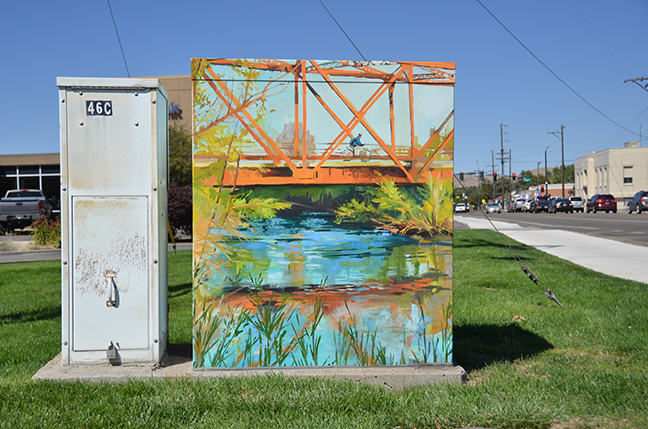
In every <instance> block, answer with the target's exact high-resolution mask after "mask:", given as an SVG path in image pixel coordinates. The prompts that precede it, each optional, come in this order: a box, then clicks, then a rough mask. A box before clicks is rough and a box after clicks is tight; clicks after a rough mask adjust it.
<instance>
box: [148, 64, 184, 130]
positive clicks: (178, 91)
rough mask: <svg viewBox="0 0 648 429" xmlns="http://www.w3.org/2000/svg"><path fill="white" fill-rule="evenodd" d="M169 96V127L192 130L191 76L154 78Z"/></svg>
mask: <svg viewBox="0 0 648 429" xmlns="http://www.w3.org/2000/svg"><path fill="white" fill-rule="evenodd" d="M153 78H154V79H159V80H160V83H161V84H162V86H163V87H164V89H166V91H167V93H168V94H169V125H171V126H173V125H181V126H184V127H185V128H186V129H187V130H191V109H192V108H193V100H192V98H191V76H190V75H178V76H153Z"/></svg>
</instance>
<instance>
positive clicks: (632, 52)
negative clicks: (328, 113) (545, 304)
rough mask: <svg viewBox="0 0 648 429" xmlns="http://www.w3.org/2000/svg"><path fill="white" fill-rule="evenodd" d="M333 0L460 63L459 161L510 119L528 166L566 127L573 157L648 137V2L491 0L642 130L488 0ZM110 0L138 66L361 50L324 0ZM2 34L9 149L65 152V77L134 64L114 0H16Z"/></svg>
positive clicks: (4, 142) (369, 44) (393, 37)
mask: <svg viewBox="0 0 648 429" xmlns="http://www.w3.org/2000/svg"><path fill="white" fill-rule="evenodd" d="M324 3H325V4H326V6H327V7H328V9H329V10H330V11H331V12H332V13H333V15H334V16H335V17H336V19H337V20H338V22H339V23H340V24H341V25H342V27H343V28H344V29H345V31H346V32H347V33H348V34H349V36H350V37H351V39H352V40H353V41H354V43H355V44H356V46H357V47H358V48H359V49H360V51H361V52H362V54H363V55H364V56H365V57H366V58H367V59H369V60H417V61H451V62H455V63H456V64H457V84H456V87H455V112H456V113H455V139H456V140H455V170H456V171H457V172H459V171H465V172H468V171H474V170H475V169H476V168H477V165H479V168H480V169H484V168H488V167H487V165H489V164H491V150H495V151H498V150H499V149H500V134H499V131H500V123H504V124H506V125H508V128H505V130H506V131H507V132H508V134H507V135H506V136H505V138H506V139H507V140H508V141H505V143H504V149H505V150H509V149H510V150H511V151H512V158H513V171H517V172H519V171H520V170H522V169H527V170H528V169H534V168H535V167H536V165H537V162H542V165H543V166H544V153H545V148H546V147H547V146H551V149H553V152H549V153H548V164H549V167H551V166H556V165H560V140H559V139H558V138H556V137H555V136H554V135H551V134H547V133H548V132H552V131H558V130H560V126H561V125H564V126H565V161H566V163H572V162H573V161H574V159H575V158H577V157H580V156H583V155H585V154H587V153H588V152H590V151H593V150H597V151H598V150H603V149H606V148H610V147H622V146H623V144H624V143H625V142H627V141H633V140H638V139H639V136H638V134H639V129H640V125H643V127H642V131H641V133H642V136H644V137H643V139H645V136H647V135H648V92H647V91H645V90H643V89H642V88H640V87H639V86H638V85H636V84H634V83H625V84H624V80H626V79H633V78H638V77H642V76H645V77H648V55H646V48H645V44H646V42H647V41H648V25H646V21H647V18H648V1H646V0H617V1H614V2H611V1H605V0H543V1H529V0H527V1H512V0H509V1H503V0H482V3H483V4H484V5H485V6H486V7H488V8H489V9H490V11H491V12H492V13H493V14H494V15H495V16H497V18H498V19H499V20H500V21H502V23H503V24H504V25H506V26H507V27H508V28H509V30H511V31H512V32H513V33H514V34H515V36H516V37H517V38H519V39H520V40H521V41H522V42H523V43H524V44H525V45H526V46H527V47H528V48H529V49H530V50H531V51H532V52H533V53H534V54H535V55H536V56H537V57H539V58H540V59H541V60H542V61H543V62H544V63H545V64H546V65H547V66H548V67H550V68H551V69H552V70H553V71H554V72H555V73H556V74H557V75H558V76H560V78H561V79H563V80H564V81H565V82H566V83H567V84H568V85H569V86H570V87H571V88H573V89H574V90H575V91H576V92H577V93H578V94H580V95H581V96H582V97H583V98H585V99H586V100H587V101H588V102H590V103H591V104H592V105H594V106H595V107H596V108H597V109H598V110H600V111H601V112H603V113H604V114H605V115H607V116H608V117H609V118H611V119H612V120H614V121H616V122H617V123H619V124H620V125H622V126H623V127H625V128H628V129H629V130H630V131H631V132H629V131H625V130H624V129H623V128H620V127H619V126H617V125H615V124H614V123H612V122H610V121H609V120H608V119H606V118H604V117H603V116H601V115H600V114H599V113H597V112H596V111H595V110H593V109H592V108H591V107H589V106H588V105H587V104H586V103H585V102H583V101H582V100H581V99H579V98H578V96H576V95H575V94H574V93H573V92H571V91H570V90H569V89H567V88H566V87H565V86H564V85H563V84H562V83H561V82H560V81H559V80H558V79H556V77H554V76H553V75H552V74H551V73H550V72H549V71H547V70H546V69H545V68H544V67H543V66H542V65H541V64H540V63H539V62H538V61H537V60H536V59H534V58H533V57H532V56H531V55H530V54H529V53H528V52H527V51H526V50H525V49H524V48H523V47H522V46H520V44H519V43H518V42H517V41H516V40H515V39H514V38H513V37H511V35H509V34H508V33H507V32H506V31H505V30H504V29H503V28H502V27H501V26H500V25H499V24H498V23H497V22H496V21H495V20H494V19H493V18H492V17H491V16H490V15H489V14H488V12H486V10H484V8H483V7H482V6H481V5H480V4H479V3H478V2H477V1H476V0H454V1H444V2H441V1H436V0H430V1H412V2H402V3H395V2H391V1H389V2H388V1H383V0H373V1H365V0H361V1H342V0H324ZM111 6H112V10H113V13H114V15H115V20H116V22H117V26H118V29H119V34H120V38H121V42H122V45H123V48H124V53H125V56H126V61H127V63H128V68H129V71H130V75H131V76H154V75H175V74H189V72H190V59H191V58H192V57H223V58H241V57H242V58H289V59H293V58H317V59H350V60H354V59H361V57H360V55H359V54H358V52H357V51H356V50H355V48H354V47H353V46H352V45H351V43H349V41H348V40H347V39H346V37H345V36H344V34H343V33H342V32H341V31H340V30H339V29H338V27H337V26H336V24H335V23H334V22H333V21H332V20H331V18H330V17H329V15H328V14H327V13H326V11H325V10H324V8H323V7H322V5H321V4H320V3H319V1H318V0H299V1H297V0H278V1H274V2H267V1H256V0H251V1H248V2H222V1H221V2H219V1H193V2H177V1H175V2H171V1H167V0H159V1H137V0H130V1H126V0H111ZM579 12H580V14H579ZM581 15H582V17H581ZM583 18H584V19H583ZM590 27H591V28H590ZM0 37H1V40H2V44H1V45H0V54H1V58H2V68H0V76H1V77H2V82H3V84H4V88H3V99H2V102H1V103H0V129H1V130H2V134H1V135H0V154H14V153H43V152H58V151H59V130H58V122H59V118H58V103H57V100H58V89H57V87H56V77H57V76H74V77H126V76H127V74H126V68H125V66H124V61H123V59H122V54H121V51H120V49H119V44H118V42H117V37H116V35H115V30H114V27H113V22H112V19H111V16H110V11H109V9H108V3H107V2H106V1H102V0H95V1H60V2H45V1H39V2H3V5H2V14H0ZM647 83H648V81H645V82H644V84H647ZM633 133H634V134H633ZM647 142H648V140H644V141H642V146H648V143H647ZM498 168H499V167H498ZM507 171H508V168H507Z"/></svg>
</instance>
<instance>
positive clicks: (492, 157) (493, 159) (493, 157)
mask: <svg viewBox="0 0 648 429" xmlns="http://www.w3.org/2000/svg"><path fill="white" fill-rule="evenodd" d="M491 162H492V164H491V166H492V167H493V199H495V151H494V150H491Z"/></svg>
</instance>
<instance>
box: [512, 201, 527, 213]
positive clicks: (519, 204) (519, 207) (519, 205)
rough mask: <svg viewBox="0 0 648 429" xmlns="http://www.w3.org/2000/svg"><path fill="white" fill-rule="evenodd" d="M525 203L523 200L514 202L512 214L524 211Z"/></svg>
mask: <svg viewBox="0 0 648 429" xmlns="http://www.w3.org/2000/svg"><path fill="white" fill-rule="evenodd" d="M525 202H526V199H525V198H517V199H516V200H515V206H514V208H513V211H514V212H516V213H517V212H521V211H524V203H525Z"/></svg>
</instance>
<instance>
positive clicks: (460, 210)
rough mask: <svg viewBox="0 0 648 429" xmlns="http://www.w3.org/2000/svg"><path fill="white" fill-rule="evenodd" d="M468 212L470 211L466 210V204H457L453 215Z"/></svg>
mask: <svg viewBox="0 0 648 429" xmlns="http://www.w3.org/2000/svg"><path fill="white" fill-rule="evenodd" d="M468 211H470V210H469V209H468V204H466V203H458V204H457V205H456V206H455V213H467V212H468Z"/></svg>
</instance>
